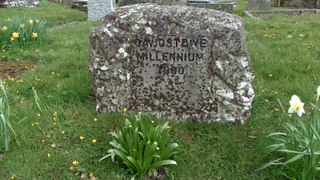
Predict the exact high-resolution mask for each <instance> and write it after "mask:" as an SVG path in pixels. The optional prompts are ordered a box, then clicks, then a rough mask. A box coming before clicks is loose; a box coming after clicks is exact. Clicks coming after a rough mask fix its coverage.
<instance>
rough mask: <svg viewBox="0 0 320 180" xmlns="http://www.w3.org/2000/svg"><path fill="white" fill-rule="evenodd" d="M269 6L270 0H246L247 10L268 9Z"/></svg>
mask: <svg viewBox="0 0 320 180" xmlns="http://www.w3.org/2000/svg"><path fill="white" fill-rule="evenodd" d="M270 7H271V2H270V0H249V2H248V10H258V9H268V8H270Z"/></svg>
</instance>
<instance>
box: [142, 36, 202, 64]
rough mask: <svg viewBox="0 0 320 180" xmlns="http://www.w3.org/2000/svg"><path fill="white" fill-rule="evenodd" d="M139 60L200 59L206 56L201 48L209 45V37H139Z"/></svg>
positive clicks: (183, 60)
mask: <svg viewBox="0 0 320 180" xmlns="http://www.w3.org/2000/svg"><path fill="white" fill-rule="evenodd" d="M136 46H137V47H138V48H139V51H137V52H136V57H137V58H138V61H164V62H168V61H177V62H179V61H180V62H185V61H200V60H202V59H203V58H204V56H203V53H201V51H199V49H203V48H206V47H207V39H206V38H205V36H203V35H199V36H185V37H181V36H165V37H149V38H137V39H136Z"/></svg>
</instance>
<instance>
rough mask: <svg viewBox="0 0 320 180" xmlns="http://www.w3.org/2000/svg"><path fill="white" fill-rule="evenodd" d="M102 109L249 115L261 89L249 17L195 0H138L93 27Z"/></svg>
mask: <svg viewBox="0 0 320 180" xmlns="http://www.w3.org/2000/svg"><path fill="white" fill-rule="evenodd" d="M89 69H90V72H91V74H92V82H93V87H94V94H95V99H96V103H97V106H96V110H97V111H98V112H101V113H104V112H122V111H123V109H128V110H129V111H134V112H146V113H149V114H155V115H157V116H159V117H163V118H170V119H174V120H176V121H188V120H190V121H197V122H211V121H223V122H239V123H242V122H244V121H245V120H246V119H247V118H248V117H249V116H250V110H251V103H252V100H253V97H254V92H253V89H252V85H251V83H252V81H253V79H254V74H253V70H252V67H251V63H250V59H249V56H248V51H247V45H246V41H245V37H244V31H243V23H242V21H241V19H240V18H239V17H237V16H234V15H231V14H229V13H225V12H221V11H215V10H210V9H204V8H194V7H190V6H159V5H155V4H137V5H132V6H124V7H121V8H118V9H117V10H116V11H115V12H114V13H113V14H110V15H107V16H106V17H105V18H104V19H103V21H102V22H101V23H100V25H98V27H96V28H95V29H94V30H92V32H91V34H90V54H89Z"/></svg>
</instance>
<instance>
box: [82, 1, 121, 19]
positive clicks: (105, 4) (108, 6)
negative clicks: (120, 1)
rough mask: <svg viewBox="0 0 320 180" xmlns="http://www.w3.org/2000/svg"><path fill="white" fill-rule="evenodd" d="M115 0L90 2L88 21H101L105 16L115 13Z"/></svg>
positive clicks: (88, 5)
mask: <svg viewBox="0 0 320 180" xmlns="http://www.w3.org/2000/svg"><path fill="white" fill-rule="evenodd" d="M114 5H115V4H114V0H89V1H88V4H87V8H88V21H98V20H101V19H102V18H103V17H104V16H105V15H108V14H110V13H112V12H113V11H114V7H115V6H114Z"/></svg>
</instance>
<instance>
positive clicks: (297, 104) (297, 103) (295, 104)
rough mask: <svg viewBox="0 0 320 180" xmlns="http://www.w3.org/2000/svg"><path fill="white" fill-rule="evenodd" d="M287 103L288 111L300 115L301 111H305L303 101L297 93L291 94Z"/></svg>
mask: <svg viewBox="0 0 320 180" xmlns="http://www.w3.org/2000/svg"><path fill="white" fill-rule="evenodd" d="M289 103H290V108H289V110H288V113H294V112H296V113H297V114H298V115H299V116H300V117H301V116H302V114H303V113H305V111H304V109H303V106H304V103H303V102H301V100H300V98H299V97H298V96H297V95H293V96H292V97H291V100H290V101H289Z"/></svg>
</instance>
